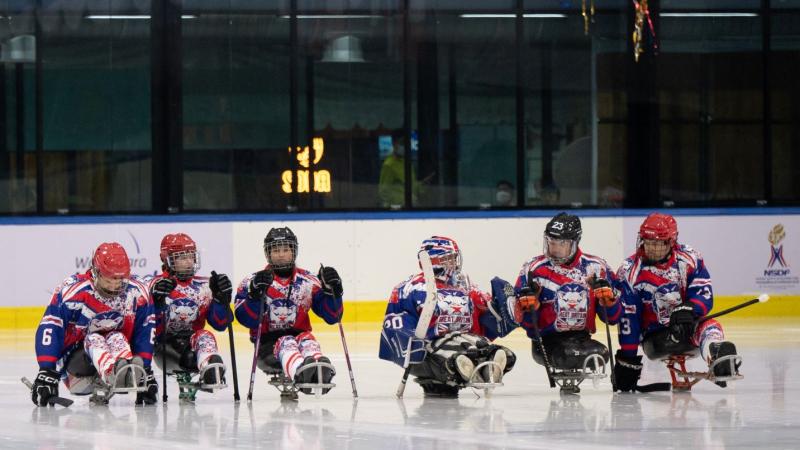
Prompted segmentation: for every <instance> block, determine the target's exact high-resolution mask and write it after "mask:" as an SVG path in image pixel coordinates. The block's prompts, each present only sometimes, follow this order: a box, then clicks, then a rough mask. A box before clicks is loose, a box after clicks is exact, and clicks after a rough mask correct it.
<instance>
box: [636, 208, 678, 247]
mask: <svg viewBox="0 0 800 450" xmlns="http://www.w3.org/2000/svg"><path fill="white" fill-rule="evenodd" d="M639 239H640V240H644V239H647V240H655V241H671V242H672V243H675V242H676V241H677V240H678V222H676V221H675V218H674V217H672V216H670V215H669V214H661V213H652V214H650V215H649V216H647V218H646V219H644V222H642V225H641V226H640V227H639Z"/></svg>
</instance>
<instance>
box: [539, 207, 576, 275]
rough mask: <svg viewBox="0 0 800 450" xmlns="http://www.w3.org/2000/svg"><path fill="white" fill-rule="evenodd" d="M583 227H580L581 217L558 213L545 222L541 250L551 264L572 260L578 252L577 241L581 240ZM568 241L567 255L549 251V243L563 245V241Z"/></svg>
mask: <svg viewBox="0 0 800 450" xmlns="http://www.w3.org/2000/svg"><path fill="white" fill-rule="evenodd" d="M581 235H583V229H582V228H581V219H580V218H578V216H575V215H572V214H567V213H564V212H562V213H558V214H556V216H555V217H553V218H552V219H550V222H547V226H545V228H544V239H543V244H542V245H543V252H544V255H545V256H546V257H547V258H548V259H550V261H552V262H553V264H564V263H567V262H569V261H571V260H572V258H573V257H575V254H576V253H577V252H578V243H580V241H581ZM567 241H569V242H570V249H569V253H568V255H567V256H555V255H553V254H552V252H551V251H550V246H551V244H556V245H559V244H560V245H563V244H564V243H565V242H567Z"/></svg>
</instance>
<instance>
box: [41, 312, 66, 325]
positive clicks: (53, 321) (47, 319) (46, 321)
mask: <svg viewBox="0 0 800 450" xmlns="http://www.w3.org/2000/svg"><path fill="white" fill-rule="evenodd" d="M39 324H40V325H55V326H57V327H60V328H64V321H63V320H61V318H60V317H57V316H51V315H47V316H44V317H42V321H41V322H40V323H39Z"/></svg>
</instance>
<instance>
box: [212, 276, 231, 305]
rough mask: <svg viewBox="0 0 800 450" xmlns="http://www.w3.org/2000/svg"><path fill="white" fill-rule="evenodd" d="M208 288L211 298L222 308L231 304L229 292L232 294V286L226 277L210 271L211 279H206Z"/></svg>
mask: <svg viewBox="0 0 800 450" xmlns="http://www.w3.org/2000/svg"><path fill="white" fill-rule="evenodd" d="M208 287H209V288H210V289H211V296H212V297H214V301H215V302H217V303H219V304H220V305H222V306H227V305H229V304H230V303H231V292H233V285H232V284H231V280H230V278H228V276H227V275H225V274H224V273H223V274H218V273H217V272H214V271H213V270H212V271H211V278H209V279H208Z"/></svg>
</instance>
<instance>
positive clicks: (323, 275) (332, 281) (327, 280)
mask: <svg viewBox="0 0 800 450" xmlns="http://www.w3.org/2000/svg"><path fill="white" fill-rule="evenodd" d="M317 277H318V278H319V281H321V282H322V290H323V291H325V293H326V294H328V295H333V296H334V297H341V296H342V294H343V293H344V288H343V287H342V277H340V276H339V272H337V271H336V269H334V268H333V267H325V266H322V267H320V268H319V272H318V273H317Z"/></svg>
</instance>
